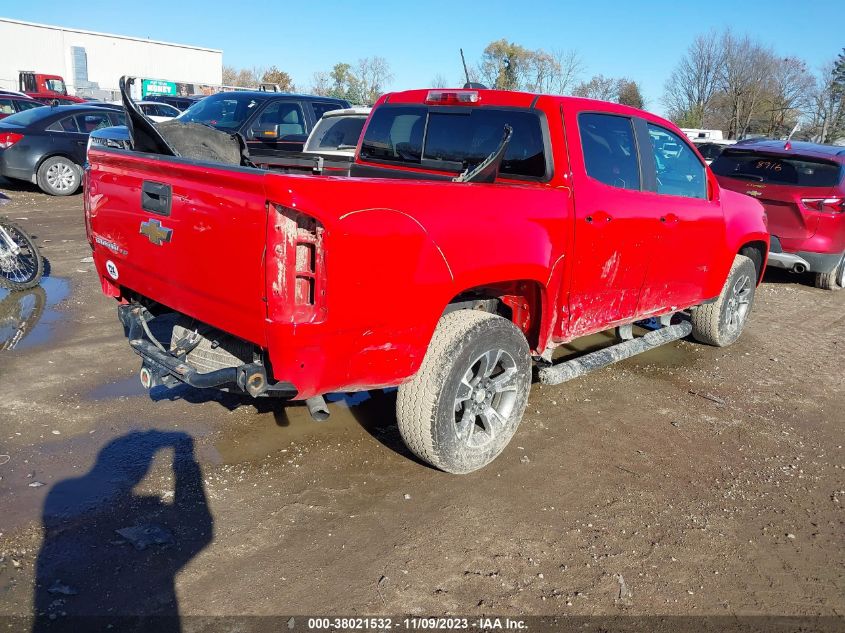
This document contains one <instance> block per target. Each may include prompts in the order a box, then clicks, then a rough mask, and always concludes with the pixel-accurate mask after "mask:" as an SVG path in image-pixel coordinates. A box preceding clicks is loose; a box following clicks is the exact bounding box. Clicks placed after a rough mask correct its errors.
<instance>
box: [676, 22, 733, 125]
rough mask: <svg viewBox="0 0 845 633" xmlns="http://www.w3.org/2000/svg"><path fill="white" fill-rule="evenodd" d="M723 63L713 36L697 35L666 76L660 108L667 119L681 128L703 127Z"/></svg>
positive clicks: (711, 34) (720, 47) (712, 34)
mask: <svg viewBox="0 0 845 633" xmlns="http://www.w3.org/2000/svg"><path fill="white" fill-rule="evenodd" d="M723 63H724V51H723V49H722V42H721V41H720V38H719V37H718V35H717V34H716V33H715V32H710V33H708V34H706V35H699V36H698V37H696V38H695V39H694V40H693V41H692V44H690V45H689V48H687V52H686V53H685V54H684V56H683V57H682V58H681V61H680V62H678V65H677V66H676V67H675V69H674V70H673V71H672V74H671V75H669V79H668V80H667V81H666V84H665V87H664V94H663V104H664V105H665V106H666V108H667V110H668V113H669V117H670V118H671V119H673V120H674V121H675V122H676V123H679V124H682V125H684V126H685V127H703V126H704V121H705V119H706V118H707V116H708V115H709V114H710V113H711V111H712V107H713V97H714V96H715V94H716V93H717V91H718V90H719V85H720V84H719V73H720V69H721V67H722V65H723Z"/></svg>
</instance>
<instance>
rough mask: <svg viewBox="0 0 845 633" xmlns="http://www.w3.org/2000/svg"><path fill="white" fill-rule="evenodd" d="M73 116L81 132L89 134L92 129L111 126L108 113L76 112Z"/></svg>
mask: <svg viewBox="0 0 845 633" xmlns="http://www.w3.org/2000/svg"><path fill="white" fill-rule="evenodd" d="M75 118H76V124H77V125H78V126H79V131H80V132H82V133H83V134H90V133H91V132H93V131H94V130H99V129H100V128H104V127H110V126H111V120H110V119H109V115H108V114H107V113H105V112H104V113H102V114H77V115H76V117H75Z"/></svg>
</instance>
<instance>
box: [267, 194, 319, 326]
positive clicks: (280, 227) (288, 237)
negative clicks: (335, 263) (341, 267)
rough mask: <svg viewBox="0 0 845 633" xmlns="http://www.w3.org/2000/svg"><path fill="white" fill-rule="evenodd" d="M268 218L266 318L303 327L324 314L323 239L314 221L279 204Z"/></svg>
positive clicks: (273, 206) (317, 224)
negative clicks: (305, 323)
mask: <svg viewBox="0 0 845 633" xmlns="http://www.w3.org/2000/svg"><path fill="white" fill-rule="evenodd" d="M270 208H271V209H275V211H276V212H275V213H274V214H271V216H270V221H271V223H272V224H271V225H270V227H269V228H270V237H269V238H268V244H267V246H268V249H267V260H266V275H267V282H268V284H267V285H268V287H267V292H268V299H271V300H270V301H268V306H267V309H268V316H269V317H270V318H272V319H278V320H282V321H292V322H294V323H302V322H306V321H312V320H314V319H320V318H322V317H323V316H324V314H325V312H326V289H325V284H326V267H325V251H324V247H323V235H324V233H325V229H324V228H323V225H322V223H320V222H319V221H318V220H317V219H316V218H313V217H311V216H309V215H306V214H304V213H301V212H300V211H297V210H296V209H291V208H288V207H285V206H282V205H280V204H273V205H272V206H271V207H270Z"/></svg>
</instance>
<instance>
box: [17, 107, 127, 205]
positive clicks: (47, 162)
mask: <svg viewBox="0 0 845 633" xmlns="http://www.w3.org/2000/svg"><path fill="white" fill-rule="evenodd" d="M124 122H125V117H124V113H123V112H121V111H120V110H112V109H111V108H103V107H97V106H94V107H92V106H89V105H73V106H52V107H42V108H34V109H31V110H26V111H25V112H18V113H17V114H13V115H11V116H9V117H6V118H5V119H3V120H2V121H0V175H2V176H5V177H6V178H14V179H17V180H26V181H28V182H31V183H33V184H36V185H38V187H39V188H40V189H41V190H42V191H44V192H45V193H48V194H50V195H53V196H68V195H70V194H72V193H74V192H75V191H77V190H78V189H79V185H80V184H81V183H82V165H83V164H84V163H85V151H86V148H87V145H88V135H89V134H90V133H91V132H93V131H94V130H98V129H100V128H105V127H110V126H113V125H123V124H124Z"/></svg>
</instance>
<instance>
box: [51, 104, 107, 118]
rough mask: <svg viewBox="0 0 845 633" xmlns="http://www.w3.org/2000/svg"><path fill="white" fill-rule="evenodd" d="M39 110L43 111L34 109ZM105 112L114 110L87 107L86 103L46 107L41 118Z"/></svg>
mask: <svg viewBox="0 0 845 633" xmlns="http://www.w3.org/2000/svg"><path fill="white" fill-rule="evenodd" d="M34 109H37V110H41V108H34ZM98 110H99V111H103V110H108V111H110V112H114V109H112V108H103V107H102V106H91V105H85V104H84V103H79V104H76V105H58V106H50V105H45V106H44V108H43V111H42V112H40V113H39V114H40V115H41V118H46V117H48V116H52V115H54V114H73V113H74V112H96V111H98Z"/></svg>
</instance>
